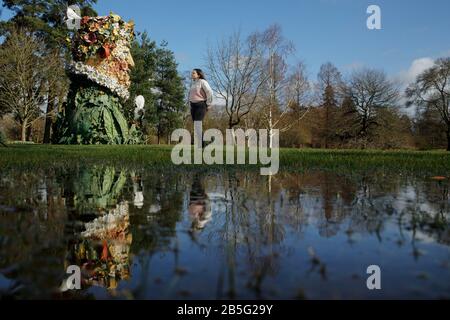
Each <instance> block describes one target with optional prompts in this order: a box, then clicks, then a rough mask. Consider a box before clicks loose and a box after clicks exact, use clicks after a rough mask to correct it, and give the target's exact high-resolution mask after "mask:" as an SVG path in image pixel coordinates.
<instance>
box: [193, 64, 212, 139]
mask: <svg viewBox="0 0 450 320" xmlns="http://www.w3.org/2000/svg"><path fill="white" fill-rule="evenodd" d="M191 77H192V84H191V88H190V90H189V103H190V105H191V116H192V121H194V132H196V134H197V139H198V143H199V147H201V146H203V143H202V141H203V134H202V121H203V119H204V118H205V115H206V112H207V111H208V110H210V109H211V106H212V101H213V91H212V90H211V87H210V86H209V84H208V82H207V81H206V80H205V74H204V73H203V71H202V70H201V69H194V70H192V73H191Z"/></svg>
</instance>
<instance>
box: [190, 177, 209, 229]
mask: <svg viewBox="0 0 450 320" xmlns="http://www.w3.org/2000/svg"><path fill="white" fill-rule="evenodd" d="M189 216H190V218H191V220H192V224H191V229H190V232H191V233H195V232H199V231H201V230H202V229H203V228H205V226H206V224H207V223H208V222H209V221H210V220H211V217H212V215H211V205H210V201H209V198H208V195H207V194H206V192H205V186H204V177H202V176H201V174H200V173H195V174H194V177H193V180H192V188H191V192H190V195H189Z"/></svg>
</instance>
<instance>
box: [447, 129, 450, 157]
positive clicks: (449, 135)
mask: <svg viewBox="0 0 450 320" xmlns="http://www.w3.org/2000/svg"><path fill="white" fill-rule="evenodd" d="M447 151H450V126H448V127H447Z"/></svg>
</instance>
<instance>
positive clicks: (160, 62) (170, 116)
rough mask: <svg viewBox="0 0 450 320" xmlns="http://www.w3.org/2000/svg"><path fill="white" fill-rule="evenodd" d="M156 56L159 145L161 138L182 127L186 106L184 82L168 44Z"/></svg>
mask: <svg viewBox="0 0 450 320" xmlns="http://www.w3.org/2000/svg"><path fill="white" fill-rule="evenodd" d="M156 55H157V63H156V73H155V76H156V78H155V89H156V91H157V95H156V102H155V104H156V107H155V109H156V113H155V117H156V135H157V137H158V144H159V143H160V142H161V137H166V136H168V135H169V134H170V133H171V132H172V130H174V129H176V128H178V127H180V125H181V123H182V115H183V112H184V111H185V104H184V85H183V80H182V78H181V76H180V75H179V73H178V70H177V67H178V64H177V63H176V61H175V57H174V54H173V52H172V51H171V50H169V49H168V48H167V42H163V43H162V44H161V46H160V48H158V49H157V50H156Z"/></svg>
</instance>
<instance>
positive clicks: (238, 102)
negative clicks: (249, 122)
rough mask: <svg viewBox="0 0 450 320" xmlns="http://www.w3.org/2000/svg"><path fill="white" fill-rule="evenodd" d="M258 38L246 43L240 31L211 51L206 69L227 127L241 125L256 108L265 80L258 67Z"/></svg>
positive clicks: (210, 49)
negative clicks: (226, 120)
mask: <svg viewBox="0 0 450 320" xmlns="http://www.w3.org/2000/svg"><path fill="white" fill-rule="evenodd" d="M260 56H261V52H260V48H259V43H258V39H257V37H255V36H250V37H249V38H248V39H247V40H245V41H244V40H243V39H242V37H241V34H240V33H239V32H235V33H234V34H233V35H231V36H229V37H228V38H226V39H224V40H222V41H221V42H219V43H218V44H217V46H216V47H214V48H212V47H209V48H208V54H207V68H208V71H209V77H210V82H211V84H212V85H213V90H214V91H215V92H216V95H217V96H218V97H219V98H220V99H221V100H223V102H224V104H225V109H226V113H227V116H228V128H230V129H231V128H233V127H235V126H237V125H239V124H240V123H241V121H242V120H243V118H245V116H247V115H248V114H249V113H250V111H251V110H252V108H253V107H254V105H255V101H256V98H257V97H258V93H259V90H260V89H261V86H262V84H263V83H264V81H265V78H264V75H263V74H262V72H261V70H260V68H259V62H260V59H261V58H260Z"/></svg>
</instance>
